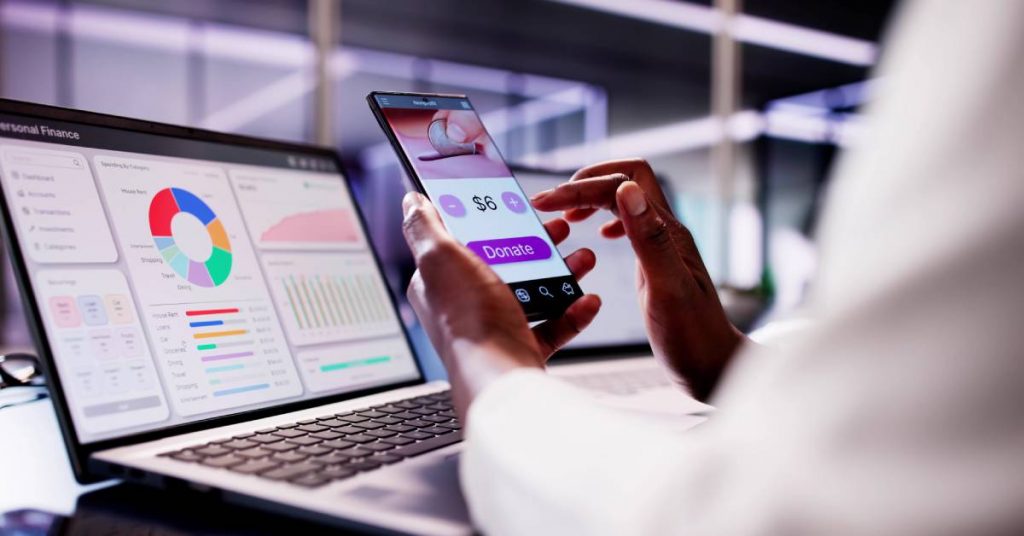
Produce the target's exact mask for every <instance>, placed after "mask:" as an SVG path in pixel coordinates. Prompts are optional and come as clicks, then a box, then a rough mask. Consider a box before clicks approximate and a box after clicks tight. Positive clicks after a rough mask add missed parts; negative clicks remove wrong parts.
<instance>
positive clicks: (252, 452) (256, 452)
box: [235, 447, 273, 459]
mask: <svg viewBox="0 0 1024 536" xmlns="http://www.w3.org/2000/svg"><path fill="white" fill-rule="evenodd" d="M271 454H273V451H269V450H267V449H264V448H259V447H257V448H254V449H245V450H240V451H238V452H236V453H235V455H236V456H241V457H243V458H249V459H256V458H266V457H267V456H270V455H271Z"/></svg>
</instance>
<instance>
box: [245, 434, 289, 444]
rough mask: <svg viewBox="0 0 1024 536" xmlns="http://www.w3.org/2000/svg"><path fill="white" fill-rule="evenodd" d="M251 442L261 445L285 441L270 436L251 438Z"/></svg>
mask: <svg viewBox="0 0 1024 536" xmlns="http://www.w3.org/2000/svg"><path fill="white" fill-rule="evenodd" d="M249 441H255V442H257V443H261V444H267V443H277V442H278V441H284V438H283V437H279V436H276V435H269V434H261V435H255V436H252V437H250V438H249Z"/></svg>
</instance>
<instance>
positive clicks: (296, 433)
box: [274, 428, 306, 438]
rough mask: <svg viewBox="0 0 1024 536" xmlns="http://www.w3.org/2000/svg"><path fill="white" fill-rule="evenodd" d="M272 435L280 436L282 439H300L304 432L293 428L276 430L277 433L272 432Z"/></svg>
mask: <svg viewBox="0 0 1024 536" xmlns="http://www.w3.org/2000/svg"><path fill="white" fill-rule="evenodd" d="M274 435H276V436H280V437H284V438H292V437H302V436H304V435H306V432H304V431H302V430H301V429H297V428H293V429H291V430H278V431H276V432H274Z"/></svg>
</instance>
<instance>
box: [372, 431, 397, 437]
mask: <svg viewBox="0 0 1024 536" xmlns="http://www.w3.org/2000/svg"><path fill="white" fill-rule="evenodd" d="M366 435H368V436H372V437H392V436H396V435H398V432H392V431H391V430H367V431H366Z"/></svg>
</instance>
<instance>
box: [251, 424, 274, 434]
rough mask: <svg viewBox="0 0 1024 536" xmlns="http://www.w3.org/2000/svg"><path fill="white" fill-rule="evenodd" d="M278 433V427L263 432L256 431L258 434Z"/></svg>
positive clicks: (264, 429) (265, 429)
mask: <svg viewBox="0 0 1024 536" xmlns="http://www.w3.org/2000/svg"><path fill="white" fill-rule="evenodd" d="M276 431H277V427H276V426H271V427H270V428H263V429H262V430H256V433H257V434H272V433H274V432H276Z"/></svg>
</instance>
